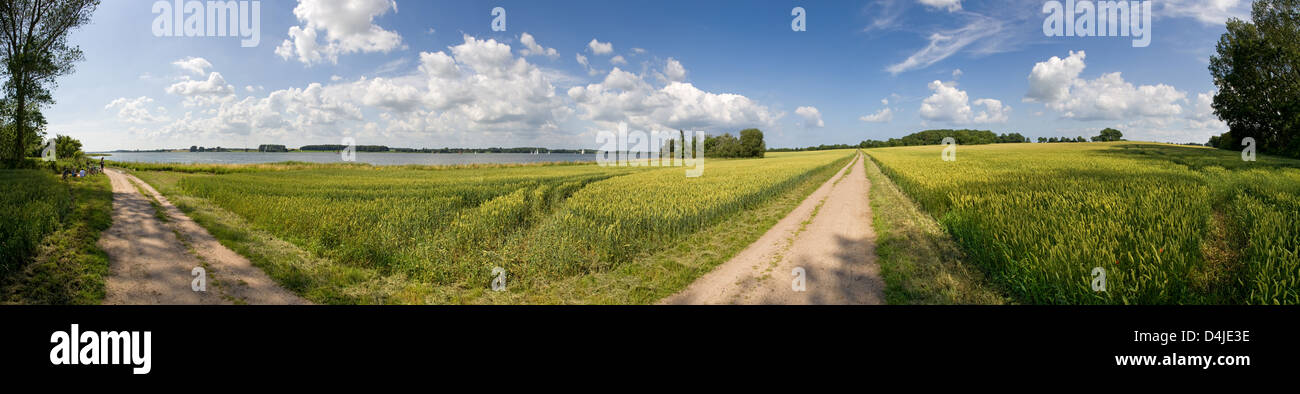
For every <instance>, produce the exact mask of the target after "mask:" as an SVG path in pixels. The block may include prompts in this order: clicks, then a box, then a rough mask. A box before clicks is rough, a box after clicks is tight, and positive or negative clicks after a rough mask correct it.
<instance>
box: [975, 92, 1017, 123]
mask: <svg viewBox="0 0 1300 394" xmlns="http://www.w3.org/2000/svg"><path fill="white" fill-rule="evenodd" d="M974 103H975V105H980V106H984V110H983V111H980V112H979V113H978V114H976V115H975V123H1006V122H1007V118H1008V117H1009V115H1011V106H1007V105H1002V102H1001V101H998V100H994V99H990V98H984V99H979V100H975V102H974Z"/></svg>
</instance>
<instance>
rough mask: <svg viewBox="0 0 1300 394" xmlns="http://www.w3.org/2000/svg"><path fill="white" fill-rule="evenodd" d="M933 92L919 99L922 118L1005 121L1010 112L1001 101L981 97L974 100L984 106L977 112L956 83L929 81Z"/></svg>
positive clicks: (977, 121)
mask: <svg viewBox="0 0 1300 394" xmlns="http://www.w3.org/2000/svg"><path fill="white" fill-rule="evenodd" d="M929 87H930V90H933V91H934V94H932V95H930V97H927V98H926V99H925V100H923V101H921V110H920V112H919V114H920V115H921V118H922V119H925V120H929V121H939V122H948V123H969V122H972V121H973V122H975V123H1005V122H1006V121H1007V118H1008V115H1009V114H1010V113H1011V107H1009V106H1005V105H1002V102H1001V101H998V100H994V99H989V98H982V99H977V100H975V105H979V106H984V110H983V111H980V112H979V113H978V114H977V113H975V112H974V110H973V109H971V105H970V96H969V95H967V94H966V91H964V90H961V89H957V84H956V83H952V82H949V83H943V82H940V81H934V82H930V85H929Z"/></svg>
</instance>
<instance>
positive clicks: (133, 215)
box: [99, 169, 308, 304]
mask: <svg viewBox="0 0 1300 394" xmlns="http://www.w3.org/2000/svg"><path fill="white" fill-rule="evenodd" d="M105 173H106V174H108V177H109V180H110V181H111V182H112V184H113V226H112V227H109V229H108V230H106V231H104V234H103V235H102V236H101V237H100V239H99V246H100V248H102V249H104V251H105V252H107V253H108V258H109V276H108V278H107V281H106V286H105V287H106V288H107V289H106V290H107V296H106V297H105V298H104V303H105V304H244V303H247V304H306V303H308V302H307V301H306V300H304V299H302V298H301V297H298V296H297V295H295V294H293V293H292V292H289V291H288V290H285V289H284V288H282V287H280V286H279V285H277V284H276V283H275V281H273V280H271V278H270V277H269V276H267V275H266V273H264V272H262V271H261V270H260V269H258V268H257V267H254V266H253V264H252V263H251V262H249V261H248V259H245V258H244V257H243V256H240V255H239V254H237V253H235V252H233V251H231V250H230V249H227V248H226V247H225V246H222V245H221V244H220V243H219V242H217V240H216V238H213V237H212V235H210V234H208V232H207V230H204V229H203V227H200V226H199V225H198V224H197V223H195V222H194V221H193V220H190V218H189V217H188V216H185V214H184V213H182V212H181V211H180V210H179V209H177V208H176V207H175V206H173V205H172V204H171V203H170V202H168V201H167V198H166V197H163V196H162V195H161V194H159V193H158V192H157V191H156V190H154V189H153V187H151V186H149V184H147V183H145V182H143V181H141V180H140V179H139V178H136V177H134V176H131V175H129V174H125V173H122V172H120V171H116V170H113V169H109V170H107V171H105ZM136 185H139V187H140V189H143V190H144V191H145V193H148V194H149V195H152V196H153V199H154V200H156V201H158V202H159V203H160V204H161V206H162V207H163V209H164V210H165V212H166V214H167V220H166V221H163V220H160V219H159V218H158V217H157V216H156V215H155V212H156V211H155V209H154V207H153V205H152V204H151V201H150V199H149V198H148V197H146V196H145V195H142V194H140V192H139V191H138V190H137V189H136V187H137V186H136ZM178 235H179V237H178ZM195 267H203V268H204V270H205V271H206V277H207V289H206V291H202V292H200V291H194V290H192V289H191V282H192V281H193V280H194V278H195V277H194V276H192V274H191V270H193V269H194V268H195Z"/></svg>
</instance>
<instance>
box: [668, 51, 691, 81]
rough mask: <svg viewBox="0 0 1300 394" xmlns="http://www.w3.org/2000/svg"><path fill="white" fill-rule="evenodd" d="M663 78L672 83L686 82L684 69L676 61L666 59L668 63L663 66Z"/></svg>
mask: <svg viewBox="0 0 1300 394" xmlns="http://www.w3.org/2000/svg"><path fill="white" fill-rule="evenodd" d="M664 76H665V77H666V78H667V79H668V80H669V81H672V82H682V81H685V80H686V67H682V63H681V62H679V61H677V59H673V58H671V57H670V58H668V63H666V64H664Z"/></svg>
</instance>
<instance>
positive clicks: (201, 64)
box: [172, 57, 212, 76]
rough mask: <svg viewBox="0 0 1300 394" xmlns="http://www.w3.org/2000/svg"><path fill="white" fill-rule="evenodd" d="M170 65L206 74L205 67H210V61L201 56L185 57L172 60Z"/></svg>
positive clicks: (196, 73)
mask: <svg viewBox="0 0 1300 394" xmlns="http://www.w3.org/2000/svg"><path fill="white" fill-rule="evenodd" d="M172 65H174V66H176V67H180V69H181V70H185V71H187V72H190V73H192V74H194V75H200V76H202V75H204V74H206V73H207V69H209V68H212V63H209V62H208V60H207V59H204V58H201V57H187V58H184V59H181V60H177V61H174V62H172Z"/></svg>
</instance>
